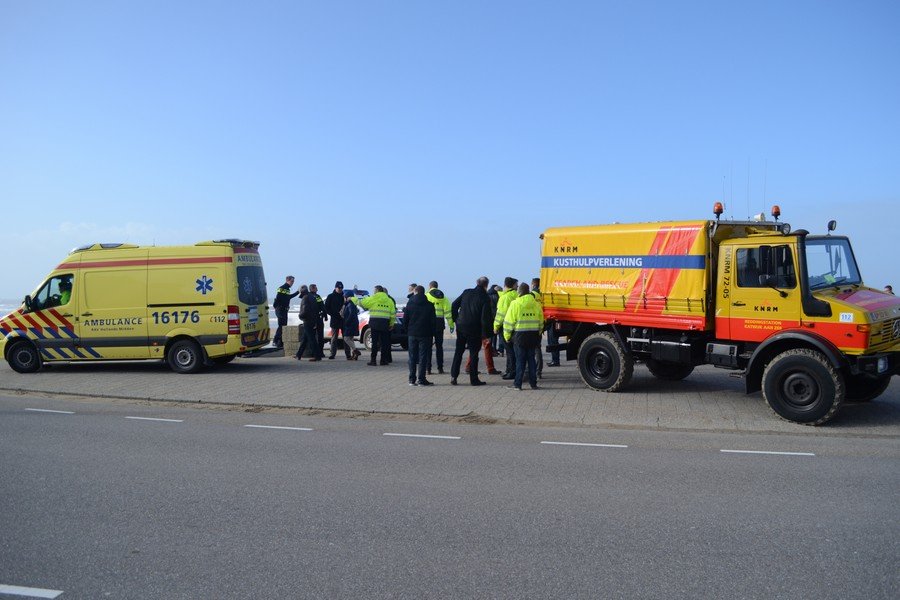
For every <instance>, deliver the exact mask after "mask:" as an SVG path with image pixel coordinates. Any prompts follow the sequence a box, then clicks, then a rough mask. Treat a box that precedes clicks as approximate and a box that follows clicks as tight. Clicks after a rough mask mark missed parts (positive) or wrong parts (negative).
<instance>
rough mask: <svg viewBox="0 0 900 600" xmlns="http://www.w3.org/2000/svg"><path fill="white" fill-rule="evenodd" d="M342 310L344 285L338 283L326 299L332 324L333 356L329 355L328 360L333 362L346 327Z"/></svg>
mask: <svg viewBox="0 0 900 600" xmlns="http://www.w3.org/2000/svg"><path fill="white" fill-rule="evenodd" d="M342 310H344V284H343V283H341V282H340V281H337V282H335V284H334V291H333V292H331V293H330V294H328V296H327V297H326V298H325V312H326V313H327V314H328V320H329V322H330V323H331V342H330V343H331V354H329V355H328V358H329V359H332V360H333V359H334V355H335V354H337V347H338V340H339V339H341V329H342V328H343V326H344V320H343V318H342V317H341V311H342Z"/></svg>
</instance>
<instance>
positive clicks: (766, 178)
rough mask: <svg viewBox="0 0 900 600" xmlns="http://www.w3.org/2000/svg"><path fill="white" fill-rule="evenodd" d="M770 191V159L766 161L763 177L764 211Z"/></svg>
mask: <svg viewBox="0 0 900 600" xmlns="http://www.w3.org/2000/svg"><path fill="white" fill-rule="evenodd" d="M768 190H769V159H768V158H767V159H766V170H765V174H764V175H763V205H762V209H763V210H766V201H767V200H768V199H769V198H768V193H767V192H768ZM775 220H776V221H777V220H778V219H775Z"/></svg>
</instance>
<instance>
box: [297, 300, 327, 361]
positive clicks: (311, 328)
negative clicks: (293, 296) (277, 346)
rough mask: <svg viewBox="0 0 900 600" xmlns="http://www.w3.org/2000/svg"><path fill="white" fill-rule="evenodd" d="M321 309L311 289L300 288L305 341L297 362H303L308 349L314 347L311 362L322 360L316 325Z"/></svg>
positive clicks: (302, 343)
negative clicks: (318, 350)
mask: <svg viewBox="0 0 900 600" xmlns="http://www.w3.org/2000/svg"><path fill="white" fill-rule="evenodd" d="M318 316H319V307H318V304H317V303H316V296H315V295H314V294H310V293H309V289H308V288H307V287H306V286H305V285H301V286H300V320H301V321H303V340H302V341H301V342H300V348H298V349H297V354H296V355H295V356H294V358H296V359H297V360H303V354H304V353H305V352H306V349H307V348H309V347H312V350H313V357H312V358H311V359H309V360H311V361H315V360H322V359H321V358H319V353H318V352H317V349H318V348H319V341H318V340H317V339H316V325H317V324H318V322H319V318H318Z"/></svg>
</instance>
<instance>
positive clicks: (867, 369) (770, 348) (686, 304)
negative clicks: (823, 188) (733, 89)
mask: <svg viewBox="0 0 900 600" xmlns="http://www.w3.org/2000/svg"><path fill="white" fill-rule="evenodd" d="M722 210H723V209H722V206H721V204H720V203H716V205H715V207H714V213H715V216H716V218H715V220H703V221H681V222H664V223H639V224H617V225H596V226H585V227H557V228H551V229H548V230H547V231H546V232H544V233H543V234H542V235H541V238H542V240H543V250H542V258H541V260H542V262H541V282H542V294H543V304H544V316H545V318H546V319H548V320H552V321H553V327H555V329H556V332H557V334H558V335H559V336H565V337H566V338H567V341H566V343H564V344H559V345H558V346H557V349H559V350H565V352H566V358H567V359H568V360H577V361H578V367H579V370H580V373H581V377H582V379H583V380H584V382H585V383H586V384H587V385H588V386H590V387H591V388H594V389H597V390H602V391H606V392H618V391H620V390H623V389H625V388H626V387H627V385H628V382H629V380H630V379H631V377H632V373H633V370H634V365H635V363H636V362H641V363H643V364H645V365H646V366H647V368H648V369H649V370H650V373H652V374H653V375H654V376H656V377H657V378H659V379H664V380H671V381H677V380H681V379H684V378H685V377H687V376H688V375H690V374H691V372H692V371H693V369H694V367H696V366H698V365H704V364H711V365H714V366H716V367H721V368H723V369H731V370H734V371H736V372H740V373H741V374H742V375H743V376H744V379H745V382H746V391H747V393H748V394H749V393H752V392H756V391H759V390H762V394H763V397H764V398H765V401H766V402H767V403H768V405H769V406H770V407H771V408H772V410H774V411H775V412H776V413H777V414H778V415H780V416H781V417H783V418H784V419H787V420H789V421H794V422H797V423H804V424H809V425H819V424H822V423H825V422H826V421H828V420H829V419H830V418H831V417H833V416H834V414H835V413H836V412H837V410H838V409H839V408H840V407H841V404H842V403H843V402H844V401H845V400H846V401H853V402H865V401H869V400H872V399H874V398H876V397H878V396H879V395H880V394H882V393H883V392H884V391H885V389H887V387H888V385H889V384H890V381H891V377H892V376H893V375H895V374H897V373H898V372H900V298H897V297H895V296H893V295H890V294H887V293H884V292H882V291H879V290H875V289H872V288H869V287H866V286H865V285H864V284H863V281H862V277H861V276H860V273H859V269H858V267H857V264H856V259H855V257H854V255H853V249H852V248H851V246H850V240H849V239H848V238H846V237H843V236H839V235H832V232H833V231H834V230H835V227H836V223H835V222H834V221H831V222H829V224H828V233H827V235H818V236H814V235H810V234H809V232H808V231H804V230H797V231H791V227H790V225H788V224H787V223H782V222H779V220H778V218H779V217H780V209H779V208H778V207H777V206H776V207H773V210H772V216H773V217H774V221H766V220H764V219H763V215H760V217H759V218H758V220H752V221H725V220H720V215H721V214H722Z"/></svg>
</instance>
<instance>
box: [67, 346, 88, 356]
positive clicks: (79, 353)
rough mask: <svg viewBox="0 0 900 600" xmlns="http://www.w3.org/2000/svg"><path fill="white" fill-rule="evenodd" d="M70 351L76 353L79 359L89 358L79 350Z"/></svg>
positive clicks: (70, 349)
mask: <svg viewBox="0 0 900 600" xmlns="http://www.w3.org/2000/svg"><path fill="white" fill-rule="evenodd" d="M69 351H71V352H74V353H75V356H77V357H78V358H87V357H86V356H85V355H84V354H82V353H81V352H79V351H78V348H69Z"/></svg>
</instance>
